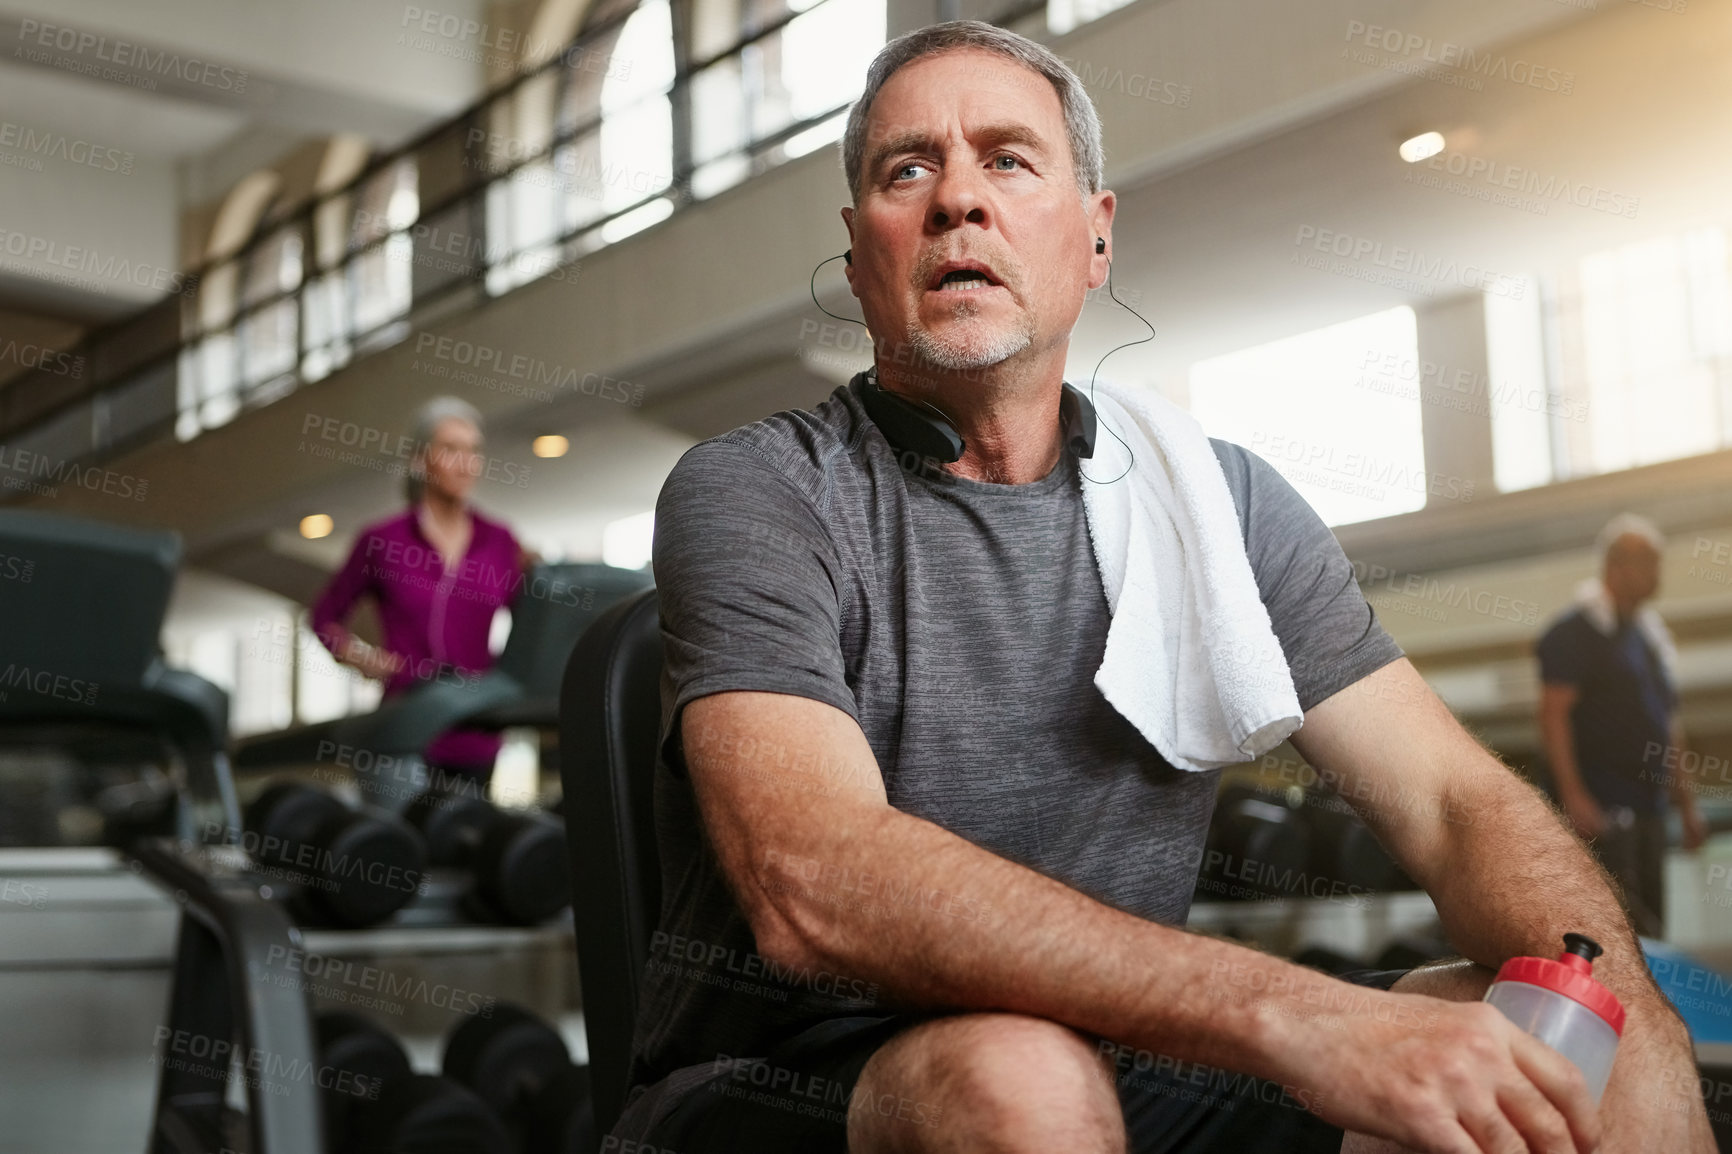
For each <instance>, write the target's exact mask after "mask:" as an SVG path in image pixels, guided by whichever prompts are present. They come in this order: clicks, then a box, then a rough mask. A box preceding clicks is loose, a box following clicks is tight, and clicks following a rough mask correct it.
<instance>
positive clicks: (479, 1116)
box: [348, 1074, 512, 1154]
mask: <svg viewBox="0 0 1732 1154" xmlns="http://www.w3.org/2000/svg"><path fill="white" fill-rule="evenodd" d="M352 1141H353V1145H352V1146H350V1147H349V1151H348V1154H433V1152H435V1151H436V1152H437V1154H512V1146H511V1139H510V1138H509V1137H508V1136H507V1135H506V1133H505V1128H504V1127H503V1126H501V1125H500V1123H499V1119H498V1117H497V1116H495V1115H494V1113H493V1111H492V1110H489V1109H488V1108H487V1105H486V1103H484V1102H482V1101H481V1099H480V1098H478V1097H476V1096H475V1095H474V1094H473V1093H471V1092H470V1091H468V1090H466V1089H464V1088H463V1087H462V1086H459V1085H458V1084H457V1083H455V1082H453V1081H452V1080H451V1079H449V1078H441V1077H439V1076H438V1075H436V1074H411V1075H409V1077H407V1078H405V1079H403V1080H402V1081H399V1082H390V1083H387V1084H386V1086H385V1089H384V1091H383V1092H382V1093H381V1094H380V1095H379V1100H378V1101H377V1102H369V1103H368V1104H367V1105H366V1106H364V1107H363V1108H362V1109H361V1110H359V1111H357V1112H356V1116H355V1132H354V1135H353V1138H352Z"/></svg>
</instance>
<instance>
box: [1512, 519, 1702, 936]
mask: <svg viewBox="0 0 1732 1154" xmlns="http://www.w3.org/2000/svg"><path fill="white" fill-rule="evenodd" d="M1664 544H1665V541H1664V539H1663V538H1662V537H1661V536H1660V531H1659V530H1658V529H1657V528H1655V527H1654V525H1653V523H1652V522H1650V521H1648V520H1647V519H1645V518H1643V517H1638V516H1636V515H1634V514H1630V513H1625V514H1622V515H1620V516H1617V517H1614V518H1612V520H1611V521H1610V522H1608V523H1607V525H1606V527H1605V528H1604V529H1602V530H1601V531H1600V536H1599V541H1598V545H1599V551H1600V558H1601V576H1600V577H1597V578H1590V579H1589V580H1587V581H1585V582H1583V583H1582V585H1581V586H1580V587H1579V588H1578V589H1577V591H1576V603H1575V605H1573V606H1572V607H1571V608H1570V609H1569V610H1568V611H1566V612H1565V613H1563V614H1561V615H1560V616H1559V618H1558V619H1557V620H1556V621H1554V622H1553V623H1552V625H1551V626H1550V627H1549V628H1548V629H1547V630H1546V631H1545V633H1544V635H1543V636H1541V637H1540V640H1539V643H1538V645H1537V647H1536V649H1537V653H1538V656H1539V662H1540V680H1541V682H1542V683H1543V684H1542V687H1541V695H1540V736H1541V740H1542V741H1543V742H1544V744H1545V751H1546V757H1547V759H1548V761H1549V763H1550V765H1551V768H1552V777H1553V778H1554V780H1555V781H1556V788H1557V795H1558V800H1559V802H1560V803H1562V805H1563V807H1564V810H1565V812H1567V813H1568V814H1569V818H1570V822H1571V824H1572V825H1574V826H1575V829H1576V832H1577V833H1578V834H1580V835H1581V836H1582V837H1583V838H1584V839H1586V840H1587V842H1588V845H1589V847H1590V848H1591V849H1592V850H1593V851H1594V855H1595V856H1596V857H1597V858H1598V859H1599V861H1600V864H1602V865H1603V866H1605V868H1606V870H1607V872H1609V873H1610V874H1611V875H1612V876H1613V877H1614V878H1616V879H1617V881H1618V885H1619V887H1620V888H1621V889H1622V891H1623V898H1624V902H1625V906H1626V908H1627V909H1628V910H1629V913H1630V920H1631V921H1632V922H1633V923H1634V924H1635V926H1636V929H1637V930H1638V931H1639V932H1640V933H1644V934H1648V935H1650V936H1652V937H1660V936H1662V935H1663V933H1664V931H1665V862H1666V795H1667V794H1668V793H1670V794H1671V798H1672V801H1673V804H1675V805H1676V806H1677V807H1678V812H1679V816H1680V817H1682V818H1683V822H1684V848H1685V849H1691V850H1693V849H1695V848H1696V847H1697V846H1699V845H1701V844H1702V841H1703V839H1704V838H1705V836H1706V827H1705V825H1704V823H1703V821H1702V815H1701V814H1700V813H1699V812H1698V811H1697V809H1696V798H1695V795H1694V794H1693V793H1692V792H1691V791H1690V790H1689V788H1688V787H1687V786H1686V785H1685V783H1684V781H1683V780H1682V778H1681V777H1680V776H1679V775H1677V774H1675V773H1670V772H1668V768H1667V767H1670V766H1675V765H1678V764H1679V756H1678V755H1679V753H1681V752H1682V750H1683V747H1684V734H1683V729H1682V728H1681V727H1680V725H1679V724H1678V716H1677V709H1678V690H1677V683H1676V680H1675V678H1674V675H1673V673H1672V670H1673V667H1674V665H1675V651H1674V648H1673V645H1672V638H1671V634H1670V633H1669V632H1668V631H1667V629H1666V625H1665V623H1664V622H1663V621H1661V620H1660V615H1659V614H1658V613H1657V612H1655V611H1654V609H1653V607H1652V606H1648V605H1644V604H1643V602H1645V601H1647V600H1648V599H1649V598H1650V597H1652V596H1653V595H1654V594H1655V592H1656V591H1657V590H1658V589H1659V587H1660V550H1661V548H1662V547H1663V546H1664Z"/></svg>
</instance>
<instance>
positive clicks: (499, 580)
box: [312, 397, 535, 794]
mask: <svg viewBox="0 0 1732 1154" xmlns="http://www.w3.org/2000/svg"><path fill="white" fill-rule="evenodd" d="M481 443H482V424H481V414H480V413H479V412H477V411H476V409H475V408H474V406H472V405H470V404H469V403H468V402H466V401H463V400H460V399H459V398H457V397H436V398H434V399H433V400H431V401H429V402H427V403H426V404H425V405H423V406H422V407H421V409H420V410H419V412H417V414H416V416H415V423H414V444H415V452H414V456H413V457H412V458H411V460H410V463H409V468H408V472H407V474H406V481H407V489H408V498H409V507H408V508H407V509H405V510H404V511H403V512H400V513H397V514H396V515H394V516H391V517H387V518H385V519H384V520H382V521H376V522H374V523H373V524H370V525H367V526H366V527H364V528H363V529H362V530H361V533H360V536H359V537H358V538H357V539H356V541H355V546H354V548H353V550H351V551H350V553H349V558H348V560H347V561H345V562H344V564H343V567H342V569H341V570H340V571H339V572H338V573H337V575H336V576H335V577H334V578H332V579H331V583H330V584H329V585H327V586H326V587H325V591H324V592H323V593H322V594H321V595H320V597H319V599H318V602H317V603H316V604H315V605H314V606H313V612H312V627H313V630H314V632H316V633H317V634H318V637H319V640H320V641H321V642H323V643H324V645H325V647H326V648H327V649H329V650H330V651H331V653H332V655H333V656H335V657H336V658H337V660H338V661H341V662H343V663H344V664H346V665H351V666H353V667H354V668H356V669H358V670H360V671H361V672H362V673H363V674H365V675H366V676H368V677H373V678H378V679H380V680H383V681H384V682H385V699H386V700H387V701H389V700H390V699H392V698H394V697H397V696H398V695H400V694H403V693H405V692H407V691H408V690H410V689H412V688H414V687H415V686H417V685H420V684H422V683H424V682H428V681H434V680H445V681H452V680H454V679H462V678H465V677H469V676H472V675H474V674H478V673H480V672H482V671H484V670H486V669H487V668H489V667H490V666H491V665H492V664H493V655H492V653H491V652H490V651H489V648H488V635H489V633H490V632H491V630H492V625H493V617H494V613H495V612H496V611H497V610H498V609H499V608H500V607H501V606H504V605H507V604H509V603H510V602H511V600H512V598H513V595H514V594H515V593H516V591H517V589H518V588H519V586H520V585H521V583H522V574H523V573H524V571H525V570H527V569H528V567H529V566H530V565H532V564H533V563H534V561H535V556H534V554H532V553H530V552H528V551H526V550H525V549H524V548H523V547H522V546H521V545H520V544H519V543H518V541H517V538H516V537H515V536H513V535H512V532H511V530H510V529H509V528H508V527H507V526H506V525H505V524H504V523H502V522H499V521H495V520H492V519H491V518H488V517H484V516H482V515H481V514H480V513H478V512H476V511H475V509H474V508H473V507H472V506H471V505H470V503H469V496H470V491H471V490H472V489H474V487H475V479H476V477H478V476H479V475H480V473H481V463H482V454H481ZM365 596H371V597H372V598H373V599H374V601H375V603H376V605H377V608H378V613H379V622H380V626H381V628H382V631H383V634H384V645H383V647H382V648H376V647H374V646H372V645H369V644H367V643H366V642H365V641H363V640H361V639H360V638H359V637H357V636H355V635H354V634H353V633H351V632H350V631H349V630H348V629H347V628H346V627H345V626H344V625H343V621H344V620H345V619H346V618H347V617H348V616H349V613H350V612H351V610H352V609H353V608H354V606H355V603H356V602H357V601H359V600H360V599H361V598H362V597H365ZM499 746H500V737H499V735H498V734H497V733H491V732H487V731H484V730H475V729H464V728H461V727H454V728H452V729H450V730H447V731H446V732H445V733H443V734H441V735H440V736H439V737H437V738H435V739H434V740H433V741H432V742H431V743H430V744H429V745H428V746H427V748H426V750H425V751H424V753H423V756H424V757H425V759H426V761H427V766H428V771H429V776H430V778H431V780H432V784H433V786H434V788H445V789H447V790H453V791H461V792H475V793H477V794H484V793H485V792H486V788H487V783H488V779H489V778H490V776H491V774H492V771H493V760H494V757H495V756H496V755H497V754H498V752H499Z"/></svg>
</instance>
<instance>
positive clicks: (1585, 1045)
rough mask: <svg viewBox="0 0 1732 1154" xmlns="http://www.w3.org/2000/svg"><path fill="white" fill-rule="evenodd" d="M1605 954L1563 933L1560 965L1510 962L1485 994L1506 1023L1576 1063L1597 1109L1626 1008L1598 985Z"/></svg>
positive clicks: (1586, 940)
mask: <svg viewBox="0 0 1732 1154" xmlns="http://www.w3.org/2000/svg"><path fill="white" fill-rule="evenodd" d="M1604 952H1605V951H1603V950H1602V949H1600V946H1599V943H1598V942H1596V941H1594V940H1593V939H1592V938H1587V937H1583V936H1582V935H1581V934H1565V935H1564V952H1563V953H1561V954H1559V955H1558V960H1557V961H1555V962H1554V961H1552V960H1550V959H1549V958H1511V959H1510V960H1509V961H1507V962H1505V963H1504V964H1503V968H1502V969H1500V970H1498V972H1497V980H1496V981H1494V982H1493V983H1492V984H1491V987H1490V988H1489V989H1488V990H1486V992H1485V1000H1486V1001H1488V1002H1490V1003H1491V1004H1492V1005H1494V1006H1496V1007H1497V1008H1498V1009H1499V1010H1502V1011H1503V1014H1504V1016H1505V1017H1506V1018H1508V1019H1509V1020H1510V1021H1512V1022H1514V1023H1515V1024H1516V1025H1518V1026H1520V1027H1521V1028H1522V1029H1524V1030H1526V1031H1527V1032H1528V1033H1530V1034H1532V1035H1533V1036H1534V1037H1536V1038H1538V1039H1539V1040H1540V1041H1542V1042H1544V1043H1545V1044H1546V1045H1548V1046H1550V1047H1551V1048H1552V1049H1554V1050H1556V1051H1557V1052H1558V1053H1560V1054H1562V1055H1563V1056H1564V1057H1566V1058H1568V1059H1569V1060H1570V1061H1572V1062H1574V1063H1575V1064H1576V1066H1577V1068H1578V1069H1580V1070H1581V1072H1582V1076H1583V1077H1584V1078H1586V1079H1587V1082H1588V1093H1589V1094H1590V1095H1592V1097H1593V1099H1594V1105H1596V1106H1597V1105H1599V1104H1600V1095H1601V1094H1602V1093H1603V1092H1604V1091H1605V1089H1606V1079H1607V1078H1609V1077H1610V1076H1611V1073H1612V1059H1613V1058H1615V1057H1617V1053H1618V1038H1619V1036H1620V1035H1622V1034H1623V1032H1624V1007H1623V1004H1622V1003H1620V1002H1619V1001H1618V998H1617V995H1615V994H1613V993H1612V991H1610V990H1608V989H1606V987H1604V986H1602V985H1600V983H1599V982H1597V981H1595V980H1594V959H1595V958H1597V957H1599V956H1600V955H1601V954H1602V953H1604Z"/></svg>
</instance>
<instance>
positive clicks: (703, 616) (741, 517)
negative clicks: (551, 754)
mask: <svg viewBox="0 0 1732 1154" xmlns="http://www.w3.org/2000/svg"><path fill="white" fill-rule="evenodd" d="M650 564H651V569H652V571H653V572H654V574H655V580H656V589H657V599H658V604H659V607H660V615H661V634H662V654H663V665H662V732H661V742H662V744H661V750H662V754H663V756H664V758H665V759H666V760H667V763H668V766H669V768H671V769H673V770H674V771H675V772H678V773H683V772H684V769H685V763H684V758H683V756H681V752H680V743H679V740H678V736H679V730H678V723H679V717H680V712H681V710H683V709H684V708H685V705H686V703H687V702H689V701H692V700H694V699H696V698H699V697H704V696H707V695H709V694H712V693H721V692H725V691H727V690H760V691H765V692H771V693H788V694H795V695H797V696H800V697H809V698H812V699H814V700H817V701H822V702H825V703H827V704H829V705H833V706H835V707H836V708H838V709H840V710H842V711H844V712H845V713H847V714H848V715H849V716H851V717H854V718H855V719H856V720H858V719H859V713H858V708H859V707H858V704H857V702H856V700H855V697H854V691H853V690H852V688H850V686H849V685H848V682H847V677H846V669H845V661H844V658H843V656H842V643H841V599H840V596H839V593H838V590H840V589H841V588H842V587H843V580H842V574H841V566H840V564H839V562H838V560H837V554H836V549H835V544H834V541H833V539H832V537H831V535H830V532H829V530H828V528H827V527H826V526H825V524H824V521H823V519H822V518H821V517H820V516H819V513H818V510H817V509H816V508H815V507H814V506H813V504H812V502H811V500H810V499H809V498H808V497H807V496H806V495H805V494H804V493H802V492H801V491H800V490H799V489H798V488H797V487H796V486H795V485H794V483H793V482H792V481H790V480H789V479H788V478H787V476H785V475H784V474H783V473H782V472H780V471H779V470H778V469H776V468H775V467H774V466H773V465H772V464H771V463H770V461H769V460H768V459H767V458H765V457H763V456H761V455H760V454H759V453H758V452H757V450H755V449H753V448H751V447H750V446H747V445H743V444H738V443H734V442H729V441H706V442H703V443H701V444H699V445H696V446H694V447H693V448H691V449H690V450H688V451H687V452H686V453H685V455H684V456H682V457H681V458H680V460H679V462H678V463H677V464H676V465H675V466H674V468H673V471H672V472H671V473H670V474H669V475H668V479H667V481H666V482H665V483H664V484H663V486H662V490H661V495H660V496H659V497H658V498H657V501H656V514H655V538H654V541H653V543H652V546H651V562H650Z"/></svg>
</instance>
